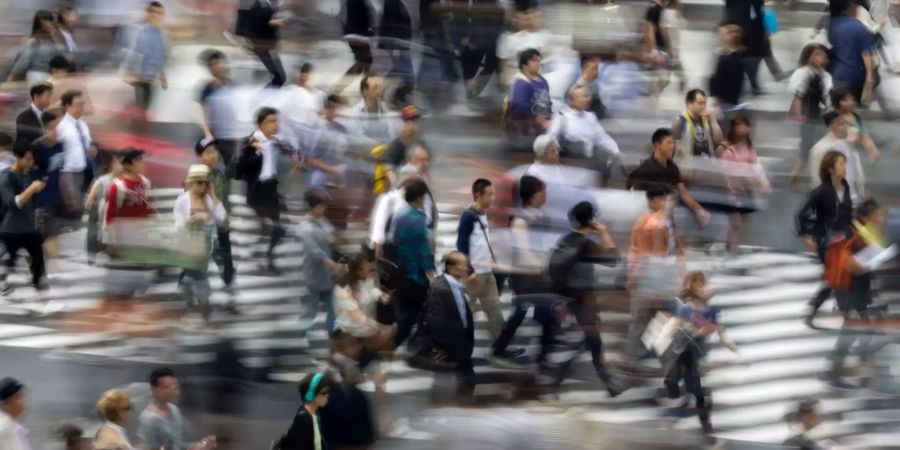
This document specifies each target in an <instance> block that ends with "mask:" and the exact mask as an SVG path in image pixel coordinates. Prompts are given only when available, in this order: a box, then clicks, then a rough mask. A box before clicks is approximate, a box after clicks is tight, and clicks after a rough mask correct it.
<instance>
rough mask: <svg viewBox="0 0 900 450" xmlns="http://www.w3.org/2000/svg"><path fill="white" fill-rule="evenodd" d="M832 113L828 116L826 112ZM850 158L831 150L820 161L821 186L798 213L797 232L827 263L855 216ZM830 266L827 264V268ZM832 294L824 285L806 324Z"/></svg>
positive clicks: (810, 323)
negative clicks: (832, 246)
mask: <svg viewBox="0 0 900 450" xmlns="http://www.w3.org/2000/svg"><path fill="white" fill-rule="evenodd" d="M826 116H828V115H826ZM846 177H847V157H846V156H845V155H844V154H843V153H841V152H839V151H834V150H832V151H829V152H828V153H826V154H825V156H824V157H823V158H822V162H821V164H819V180H820V181H821V183H822V184H821V185H819V187H817V188H815V189H813V191H812V192H810V194H809V197H808V198H807V200H806V202H805V203H804V205H803V207H802V208H801V209H800V212H799V213H798V215H797V234H799V235H800V237H801V238H802V239H803V243H804V245H805V246H806V248H807V250H809V251H811V252H816V254H817V255H818V257H819V261H821V262H822V264H823V265H824V264H826V260H825V254H826V251H827V250H828V246H829V245H830V244H831V242H833V241H835V240H841V239H844V238H846V237H847V233H848V232H849V228H850V222H851V220H852V219H853V203H852V201H851V197H850V192H851V188H850V183H848V182H847V178H846ZM827 269H828V267H827V265H826V270H827ZM830 296H831V287H830V286H828V284H827V283H825V284H823V285H822V287H821V288H819V290H818V291H817V292H816V294H815V295H814V296H813V297H812V298H811V299H810V301H809V303H808V305H809V311H808V312H807V314H806V317H805V318H804V323H805V324H806V325H807V326H809V327H810V328H815V327H814V326H813V320H814V319H815V316H816V313H818V311H819V308H820V307H821V306H822V304H823V303H825V300H827V299H828V297H830Z"/></svg>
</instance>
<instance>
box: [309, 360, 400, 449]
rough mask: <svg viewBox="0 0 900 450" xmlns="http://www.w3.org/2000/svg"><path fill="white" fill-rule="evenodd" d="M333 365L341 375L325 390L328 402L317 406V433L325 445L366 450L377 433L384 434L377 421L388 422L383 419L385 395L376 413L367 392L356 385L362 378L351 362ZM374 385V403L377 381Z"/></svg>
mask: <svg viewBox="0 0 900 450" xmlns="http://www.w3.org/2000/svg"><path fill="white" fill-rule="evenodd" d="M334 365H335V366H337V371H338V373H339V375H340V378H338V379H334V380H332V382H331V385H329V390H328V393H329V396H328V404H326V405H325V406H323V407H321V408H319V409H318V413H319V424H320V425H321V431H320V432H321V434H322V436H323V439H324V440H325V442H328V448H335V449H337V450H368V449H370V448H372V446H373V445H374V444H375V443H376V441H377V440H378V437H379V435H381V436H383V435H384V434H383V433H379V431H378V430H379V428H377V427H376V423H378V422H379V421H380V423H382V424H386V423H390V422H387V421H385V419H386V416H385V415H386V414H387V410H386V408H387V403H386V402H387V398H386V397H385V403H384V408H382V406H381V405H378V406H376V407H377V408H378V411H377V413H375V411H372V405H371V401H370V400H369V396H368V394H367V393H366V392H363V390H362V389H360V387H359V385H360V383H362V382H363V380H364V377H363V376H362V374H361V373H360V371H359V370H358V369H357V368H356V367H355V366H354V365H353V363H352V362H350V363H349V364H348V363H343V364H342V363H335V364H334ZM375 386H376V387H375V389H376V405H377V404H378V399H377V398H378V397H377V396H378V389H379V388H378V383H377V382H376V385H375ZM382 389H383V386H382ZM385 395H386V394H385ZM373 413H374V414H373ZM382 429H383V428H382Z"/></svg>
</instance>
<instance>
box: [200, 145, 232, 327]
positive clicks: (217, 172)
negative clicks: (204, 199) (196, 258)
mask: <svg viewBox="0 0 900 450" xmlns="http://www.w3.org/2000/svg"><path fill="white" fill-rule="evenodd" d="M194 152H195V153H196V154H197V158H198V160H199V161H198V162H199V163H200V164H203V165H205V166H206V167H208V168H209V184H210V188H211V191H210V192H211V193H212V194H213V195H214V197H215V198H216V199H217V200H218V201H219V202H220V203H221V204H222V206H223V207H224V208H225V220H222V221H217V222H216V235H215V237H214V240H213V248H212V259H213V261H215V262H216V265H217V266H219V276H220V277H221V278H222V283H224V284H225V292H226V293H227V294H228V304H227V305H226V306H225V310H226V311H228V312H229V313H231V314H235V315H236V314H239V313H240V311H239V310H238V308H237V299H236V297H237V291H236V289H235V287H234V275H235V268H234V257H233V255H232V253H231V222H230V221H229V219H230V217H231V201H230V199H229V197H230V196H231V180H230V179H229V177H228V176H227V175H226V174H225V172H224V171H223V170H222V169H221V168H220V166H219V155H220V154H221V153H220V151H219V141H217V140H208V139H206V138H204V139H201V140H200V141H198V142H197V145H196V146H195V147H194Z"/></svg>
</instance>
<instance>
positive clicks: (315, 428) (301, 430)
mask: <svg viewBox="0 0 900 450" xmlns="http://www.w3.org/2000/svg"><path fill="white" fill-rule="evenodd" d="M332 384H333V381H332V380H331V377H330V376H329V375H328V374H326V373H323V372H316V373H310V374H307V375H306V376H305V377H303V380H301V381H300V395H302V396H303V406H301V407H300V409H299V410H297V414H296V415H295V416H294V423H292V424H291V428H290V429H289V430H288V432H287V434H286V435H284V436H282V438H281V446H280V448H281V450H325V449H327V448H328V446H327V445H326V443H325V438H324V436H323V434H322V431H321V428H322V424H321V420H320V419H319V409H320V408H323V407H325V405H327V404H328V398H329V395H331V385H332Z"/></svg>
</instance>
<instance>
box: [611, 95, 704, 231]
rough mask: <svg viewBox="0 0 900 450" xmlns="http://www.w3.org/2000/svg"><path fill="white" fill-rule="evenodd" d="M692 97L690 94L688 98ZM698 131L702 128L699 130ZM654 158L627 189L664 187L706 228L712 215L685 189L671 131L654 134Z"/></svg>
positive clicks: (643, 164) (638, 170) (630, 177)
mask: <svg viewBox="0 0 900 450" xmlns="http://www.w3.org/2000/svg"><path fill="white" fill-rule="evenodd" d="M688 95H690V94H688ZM697 128H699V127H697ZM651 140H652V142H653V154H652V155H651V156H650V158H647V159H645V160H644V161H642V162H641V165H640V166H638V167H637V168H636V169H634V170H633V171H631V173H630V174H629V175H628V181H627V182H626V187H627V188H628V189H639V190H646V189H647V186H648V184H654V183H661V184H664V185H666V186H668V187H669V188H670V189H672V190H674V191H675V192H676V193H677V194H678V198H679V200H680V201H681V203H683V204H684V205H685V206H687V208H688V209H690V210H691V212H692V213H693V215H694V220H695V221H696V222H697V223H698V224H699V225H700V226H704V225H705V224H706V223H707V222H709V212H707V211H706V210H705V209H703V207H702V206H700V204H699V203H697V201H696V200H695V199H694V197H693V196H692V195H691V193H690V191H689V190H688V188H687V186H685V182H684V179H683V178H682V176H681V170H680V169H679V168H678V165H677V164H675V162H674V161H673V160H672V158H673V156H674V155H675V137H674V136H673V134H672V131H670V130H668V129H666V128H659V129H657V130H656V131H654V132H653V136H652V138H651Z"/></svg>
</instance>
